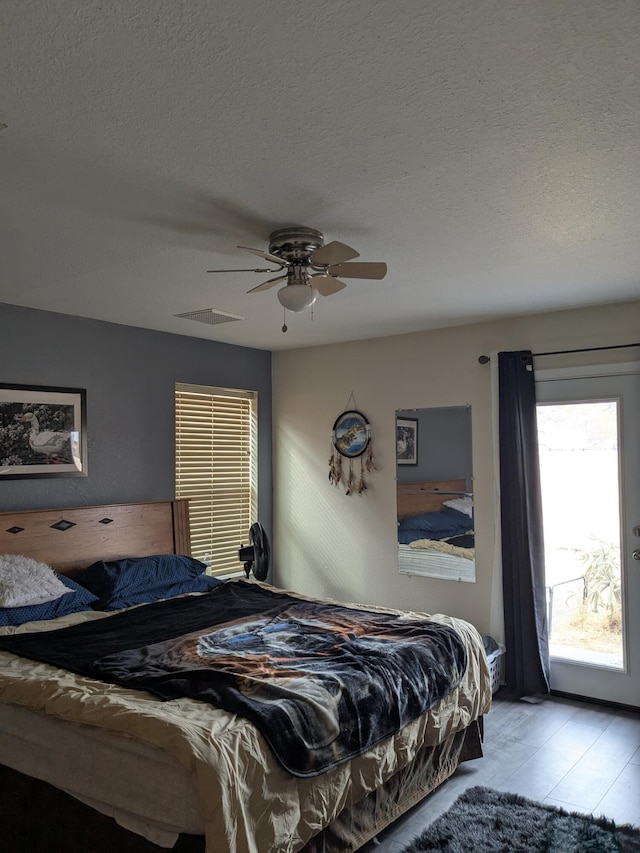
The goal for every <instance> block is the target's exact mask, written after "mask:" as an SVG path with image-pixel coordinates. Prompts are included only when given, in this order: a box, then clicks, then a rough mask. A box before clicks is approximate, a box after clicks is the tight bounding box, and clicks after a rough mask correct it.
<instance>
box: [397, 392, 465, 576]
mask: <svg viewBox="0 0 640 853" xmlns="http://www.w3.org/2000/svg"><path fill="white" fill-rule="evenodd" d="M396 455H397V472H396V475H397V511H398V568H399V571H400V573H402V574H411V575H423V576H425V577H433V578H444V579H448V580H455V581H467V582H474V581H475V537H474V529H473V472H472V453H471V407H470V406H455V407H448V408H444V407H443V408H430V409H412V410H408V409H404V410H399V411H397V412H396Z"/></svg>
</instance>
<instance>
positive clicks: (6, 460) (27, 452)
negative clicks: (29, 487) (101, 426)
mask: <svg viewBox="0 0 640 853" xmlns="http://www.w3.org/2000/svg"><path fill="white" fill-rule="evenodd" d="M86 476H87V430H86V392H85V391H84V389H80V388H53V387H41V386H39V385H9V384H4V385H0V479H3V478H4V479H5V480H15V479H18V478H20V479H22V478H35V477H86Z"/></svg>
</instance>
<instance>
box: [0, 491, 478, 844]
mask: <svg viewBox="0 0 640 853" xmlns="http://www.w3.org/2000/svg"><path fill="white" fill-rule="evenodd" d="M0 522H1V523H0V554H20V555H24V556H27V557H32V558H34V559H36V560H41V561H44V562H47V563H48V564H49V565H50V566H53V567H54V568H55V569H56V570H57V572H59V573H60V576H61V577H64V576H66V577H71V578H73V577H74V575H75V576H77V577H81V575H76V574H75V573H77V572H79V571H80V570H82V569H85V568H86V567H87V566H89V565H91V564H92V563H94V562H95V561H100V560H102V561H116V560H123V559H124V558H133V557H143V556H145V555H156V554H167V555H170V554H187V555H188V554H189V533H188V530H189V525H188V504H187V502H185V501H167V502H159V503H143V504H119V505H110V506H102V507H85V508H78V509H67V508H65V509H60V510H45V511H30V512H21V513H3V514H0ZM241 585H242V586H241ZM223 586H224V588H225V594H229V595H231V594H233V595H236V597H237V594H238V592H239V591H243V590H251V591H252V593H253V592H256V591H257V590H258V589H260V590H264V591H265V594H267V595H270V596H276V597H278V596H283V599H282V600H284V596H289V597H291V598H292V599H293V600H294V604H296V605H297V604H300V606H302V605H303V604H304V603H306V602H313V599H309V598H307V597H305V596H300V595H297V594H296V593H286V592H283V591H280V590H277V589H275V588H273V587H269V585H267V584H258V583H256V582H250V581H246V580H244V579H239V580H238V581H233V582H231V584H230V585H229V584H225V585H223ZM217 595H219V591H218V590H214V591H213V592H212V593H194V594H187V595H180V596H178V597H177V598H175V599H170V600H169V599H164V600H160V601H159V602H156V603H153V604H144V605H142V606H137V607H132V608H130V609H129V610H127V611H123V610H116V611H115V612H114V611H111V612H104V611H99V610H93V609H87V610H86V611H82V612H78V613H70V614H68V615H65V616H58V617H56V618H55V619H54V620H45V621H43V622H33V621H30V622H27V623H25V624H23V625H20V626H14V627H7V628H1V629H0V639H1V640H3V641H6V642H18V643H23V646H20V648H26V647H27V646H26V645H25V644H28V643H31V642H32V641H33V642H35V643H37V642H38V641H39V640H40V639H42V638H45V640H46V642H47V644H48V646H50V647H53V646H55V645H56V642H58V641H61V638H64V637H70V636H71V635H72V633H73V632H77V635H78V636H79V632H85V634H86V635H87V636H89V638H90V639H91V637H92V634H91V633H90V632H91V631H95V633H96V635H97V634H98V633H99V632H100V631H107V630H108V629H109V626H115V625H116V620H118V619H121V618H122V617H123V616H124V618H129V616H130V614H131V613H133V612H134V611H135V612H137V614H141V613H142V614H153V618H148V619H147V622H148V623H149V624H150V625H152V626H153V628H154V630H155V629H156V627H157V625H158V624H159V621H161V619H159V617H158V614H159V613H161V609H162V608H164V607H168V606H170V607H174V606H176V607H178V608H181V609H182V610H186V606H185V605H184V602H185V601H187V602H188V603H189V613H191V614H192V613H194V612H196V611H197V609H198V607H201V606H204V604H203V602H204V601H205V599H206V598H207V596H212V597H213V596H217ZM196 602H198V604H197V605H196ZM314 606H315V603H314ZM323 606H324V605H323ZM154 608H155V609H154ZM348 609H349V610H350V611H359V610H364V611H366V614H369V615H367V617H366V618H374V617H376V618H377V617H378V615H380V618H383V617H384V618H387V617H391V616H393V617H394V618H395V617H396V616H397V617H399V618H402V619H410V620H416V619H417V620H422V621H424V620H423V616H422V615H418V614H394V612H393V611H387V610H384V609H383V608H362V607H361V606H360V605H349V607H348ZM371 614H373V616H371ZM111 620H114V621H111ZM431 623H432V624H433V625H435V626H440V627H441V628H442V629H443V630H447V631H449V630H450V629H451V628H453V630H454V632H455V634H456V635H457V637H459V638H460V641H461V642H462V643H463V644H464V650H465V667H464V671H463V672H461V675H460V678H459V680H458V683H457V684H456V686H455V688H454V689H453V690H451V691H450V692H449V693H448V694H447V695H446V696H445V697H444V698H442V699H439V700H438V701H436V702H435V704H433V706H432V707H430V708H429V709H428V711H427V712H425V713H424V714H421V715H420V716H419V717H417V718H415V719H412V720H411V721H410V722H408V723H407V724H406V725H403V726H402V728H401V729H400V730H399V731H397V732H394V733H392V734H390V735H389V736H387V737H385V738H383V739H382V740H380V741H378V742H374V743H372V744H371V745H370V746H369V748H367V750H366V751H365V752H364V753H363V754H361V755H354V756H352V757H349V758H347V759H345V760H340V761H339V762H338V763H336V764H335V766H332V767H331V768H330V769H328V770H327V771H325V772H321V773H318V774H313V775H306V776H304V775H303V776H300V775H298V776H296V775H292V774H291V773H289V772H287V771H286V770H285V769H284V768H283V766H282V764H281V763H280V762H279V761H278V760H277V759H276V758H275V757H274V754H273V752H272V750H271V748H270V747H269V746H268V745H267V743H266V740H265V738H264V737H263V735H262V734H261V732H260V731H259V730H258V728H257V726H256V725H254V724H253V723H251V722H249V721H248V720H247V719H246V718H244V717H243V716H241V715H239V714H237V713H232V712H230V711H228V710H223V709H221V708H217V707H214V706H212V705H211V704H209V703H207V702H204V701H201V700H200V699H193V698H188V697H182V696H180V697H178V698H173V699H170V700H168V701H162V700H161V699H159V698H157V697H156V696H155V695H154V694H152V693H149V692H147V691H146V690H141V689H139V688H138V687H133V686H131V685H130V684H127V685H126V686H125V685H123V684H116V683H113V682H108V683H105V682H102V681H101V680H98V679H96V678H93V677H89V676H86V675H83V674H79V673H77V672H73V671H69V670H66V669H63V668H60V667H57V666H55V665H53V664H52V663H42V662H38V661H36V660H33V659H30V658H29V657H23V656H22V655H17V654H13V653H12V652H10V651H7V650H2V651H0V780H1V782H2V787H3V798H2V806H1V808H2V817H3V818H4V821H3V826H4V829H3V835H4V837H3V849H5V850H6V851H16V853H17V851H21V853H22V852H23V851H25V850H38V851H41V853H46V851H57V853H60V851H76V850H86V851H92V853H102V851H103V850H104V851H105V853H106V851H111V850H114V849H117V850H121V851H128V853H151V851H160V850H163V849H173V850H174V851H176V853H205V851H206V853H266V851H273V853H275V851H278V853H283V851H289V852H290V853H295V852H296V851H305V853H314V852H315V853H321V851H325V853H329V851H336V853H337V851H341V853H348V851H352V850H357V849H358V848H360V847H361V846H362V845H364V844H365V843H366V842H367V841H368V840H369V839H371V838H373V837H374V836H375V835H376V834H377V833H378V832H380V831H381V830H382V829H383V828H384V827H386V826H387V825H389V824H390V823H391V822H393V821H394V820H395V819H396V818H397V817H398V816H399V815H400V814H402V813H403V812H404V811H406V810H407V809H408V808H410V807H411V806H413V805H415V804H416V803H417V802H418V801H419V800H421V799H422V798H423V797H424V796H426V795H427V794H428V793H429V792H430V791H431V790H433V789H434V788H435V787H437V786H438V785H439V784H441V783H442V782H443V781H444V780H445V779H447V778H448V777H449V776H450V775H451V774H452V773H453V772H454V771H455V769H456V767H457V766H458V764H459V762H460V761H463V760H466V759H469V758H477V757H480V756H481V754H482V750H481V729H482V715H483V714H484V713H486V712H487V711H488V709H489V706H490V701H491V685H490V676H489V671H488V667H487V664H486V658H485V655H484V651H483V647H482V642H481V639H480V637H479V636H478V634H477V632H476V631H475V629H474V628H472V626H470V625H468V624H467V623H465V622H462V621H461V620H456V619H453V618H452V617H447V616H435V617H433V619H432V620H431ZM64 629H66V632H65V630H64ZM58 631H62V633H58ZM42 632H46V633H42ZM51 632H53V633H51ZM41 633H42V638H39V637H38V635H39V634H41ZM111 633H112V634H118V631H115V629H114V630H112V631H111ZM73 636H74V637H75V636H76V634H73ZM16 638H17V640H16ZM58 644H59V642H58ZM34 804H36V805H35V808H34Z"/></svg>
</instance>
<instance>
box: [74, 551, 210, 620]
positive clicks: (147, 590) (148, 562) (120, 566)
mask: <svg viewBox="0 0 640 853" xmlns="http://www.w3.org/2000/svg"><path fill="white" fill-rule="evenodd" d="M205 569H206V566H205V564H204V563H201V562H200V561H199V560H195V559H194V558H193V557H185V556H183V555H181V554H156V555H154V556H150V557H128V558H126V559H123V560H114V561H111V562H104V561H102V560H101V561H99V562H97V563H94V564H93V565H91V566H89V568H88V569H85V570H84V571H83V572H81V573H80V574H79V575H77V578H78V580H79V581H80V583H82V585H83V586H85V587H86V588H87V589H89V590H90V591H91V592H93V593H94V594H95V595H96V596H97V598H98V600H97V601H96V602H95V603H94V605H93V608H94V610H120V609H121V608H123V607H131V606H132V605H134V604H145V603H148V602H150V601H156V600H157V599H158V598H169V597H170V596H172V595H180V594H181V593H183V592H204V591H205V588H206V589H207V590H208V589H211V586H212V585H211V584H210V583H209V581H208V580H206V576H203V573H204V570H205ZM203 577H204V578H205V579H203ZM209 580H215V579H209ZM194 581H197V582H196V583H194ZM198 584H199V585H198ZM214 585H215V584H214Z"/></svg>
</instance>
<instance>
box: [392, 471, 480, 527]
mask: <svg viewBox="0 0 640 853" xmlns="http://www.w3.org/2000/svg"><path fill="white" fill-rule="evenodd" d="M466 489H467V484H466V481H465V480H434V481H431V482H424V483H397V490H398V520H400V519H401V518H409V516H412V515H421V513H423V512H437V511H438V510H440V509H442V507H443V504H444V501H446V500H450V499H451V498H453V497H456V496H462V495H465V494H468V492H467V491H466Z"/></svg>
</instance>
